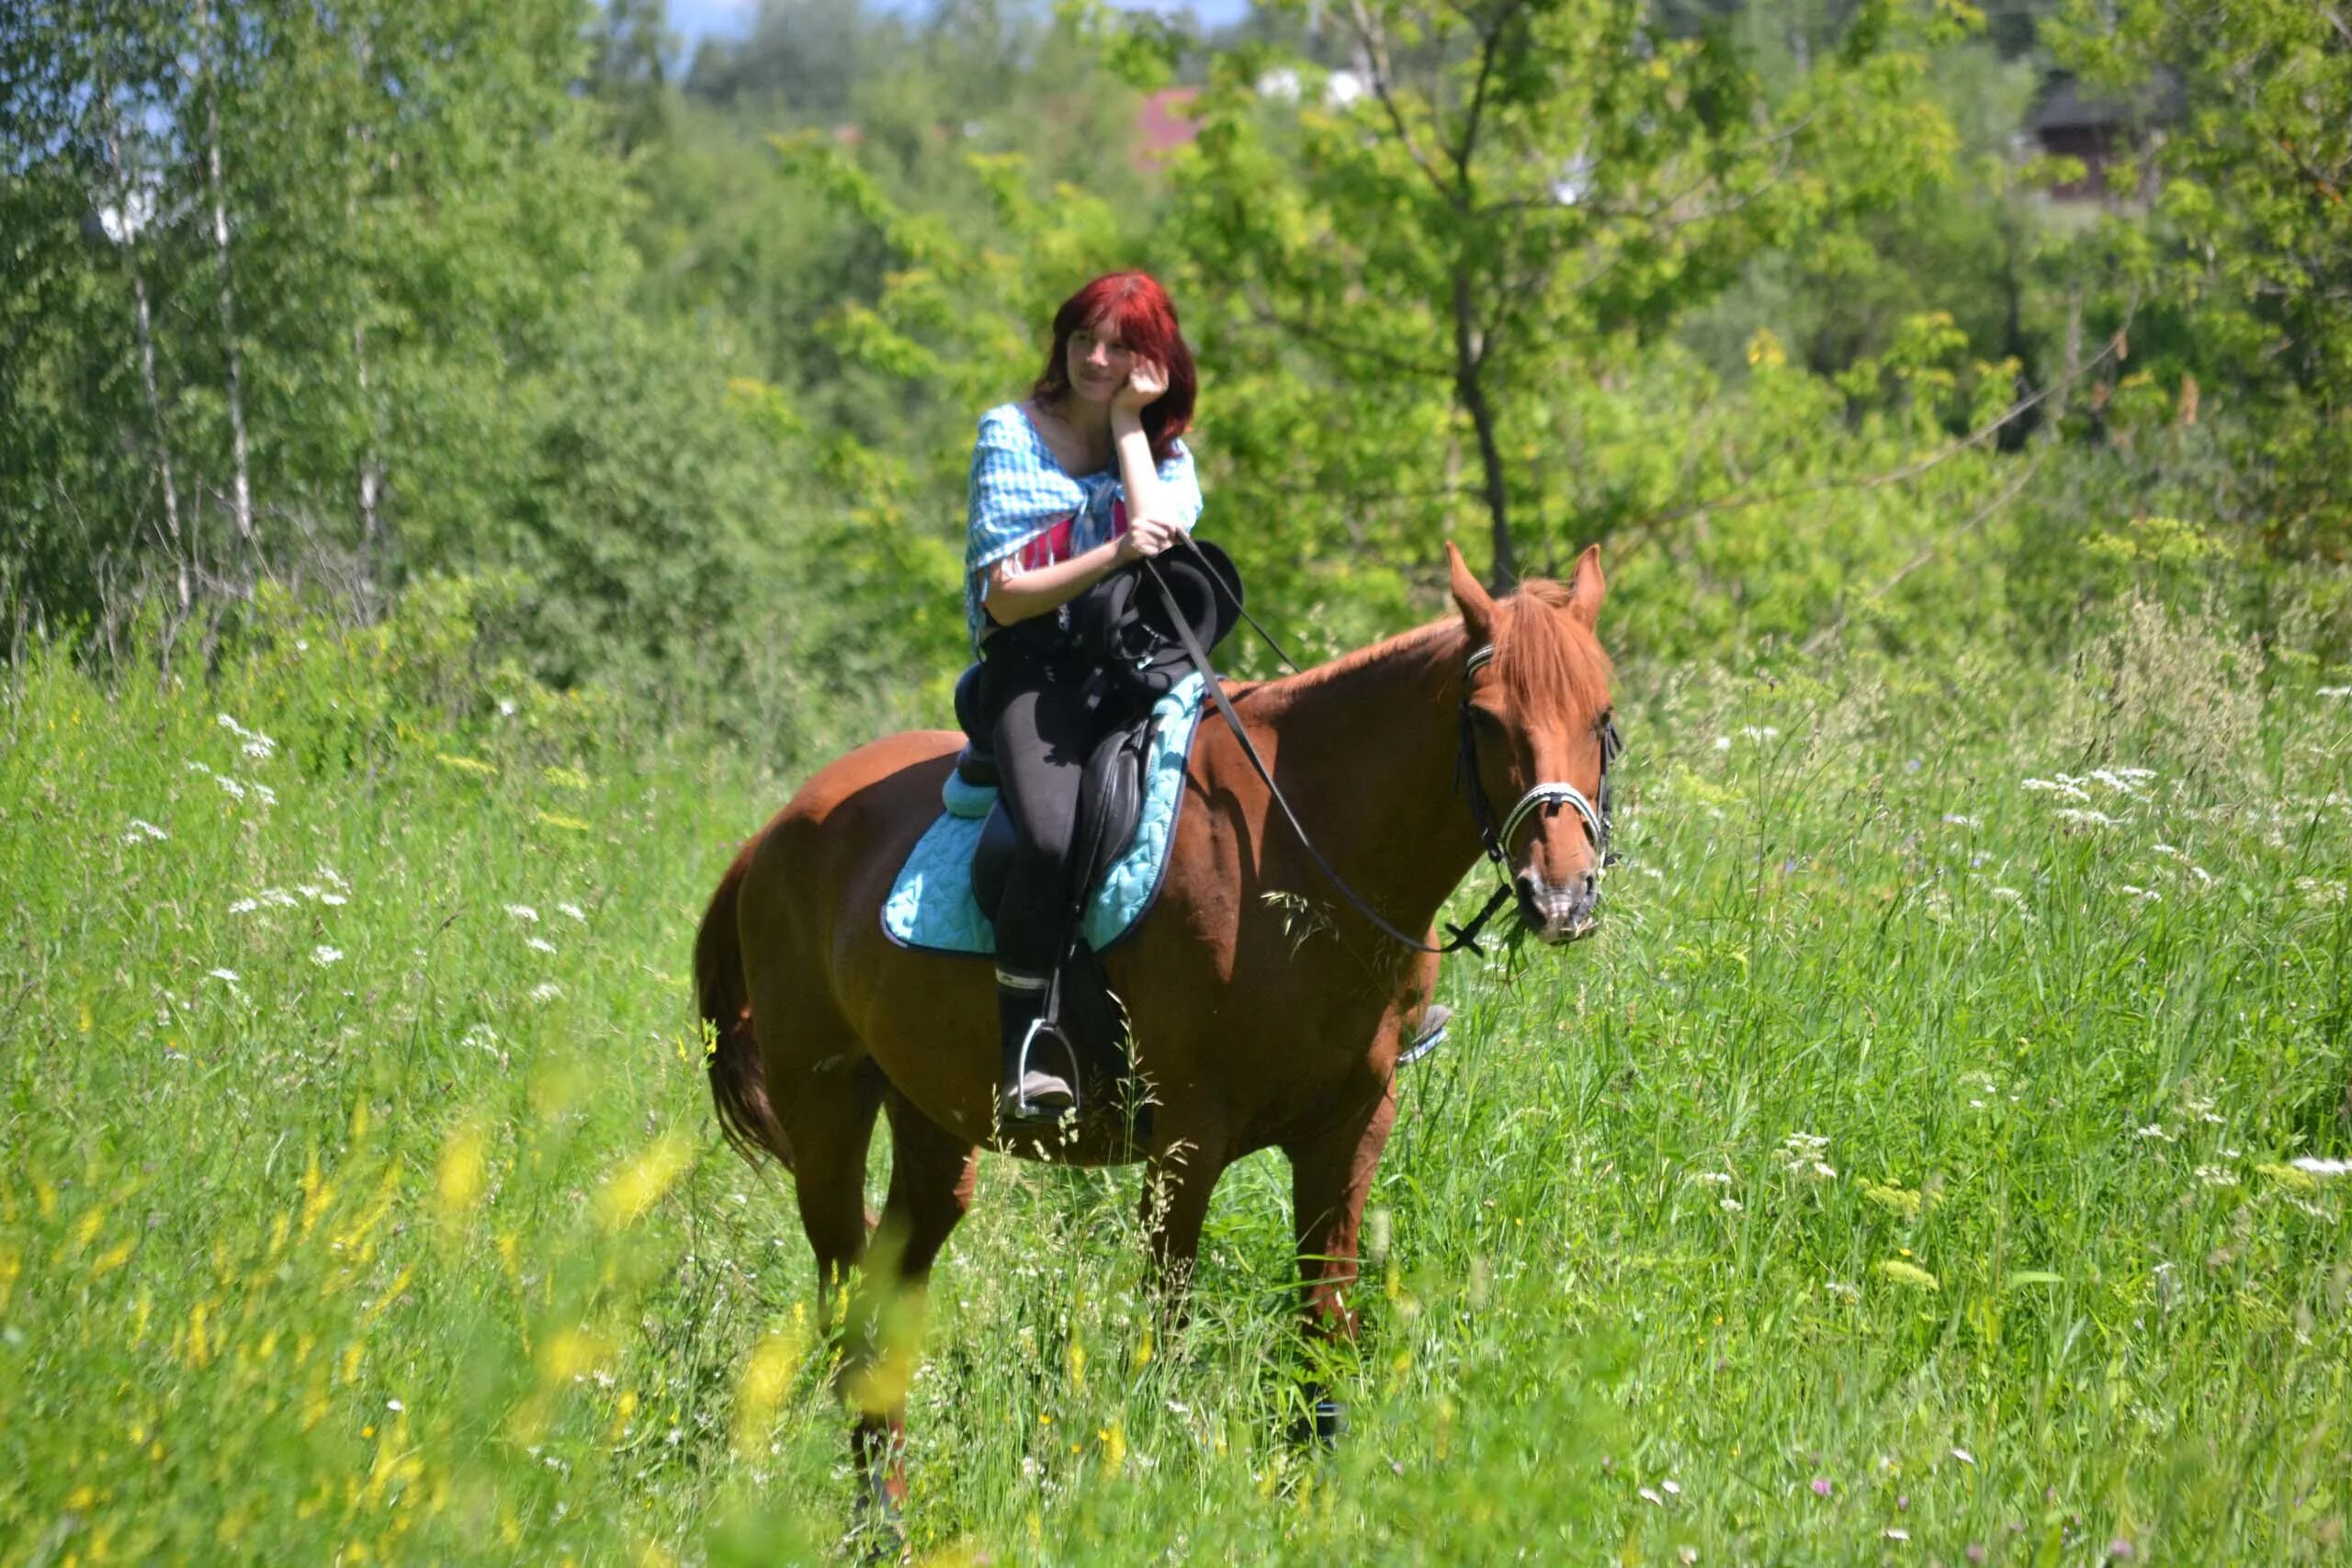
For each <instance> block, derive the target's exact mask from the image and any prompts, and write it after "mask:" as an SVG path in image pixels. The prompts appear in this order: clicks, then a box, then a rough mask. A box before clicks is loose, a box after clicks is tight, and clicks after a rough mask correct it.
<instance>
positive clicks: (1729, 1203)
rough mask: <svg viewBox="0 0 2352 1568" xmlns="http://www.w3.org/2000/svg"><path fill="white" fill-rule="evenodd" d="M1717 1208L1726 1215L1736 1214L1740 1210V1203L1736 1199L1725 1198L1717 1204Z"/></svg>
mask: <svg viewBox="0 0 2352 1568" xmlns="http://www.w3.org/2000/svg"><path fill="white" fill-rule="evenodd" d="M1715 1207H1717V1208H1719V1209H1721V1210H1722V1211H1723V1212H1724V1213H1726V1214H1736V1213H1739V1210H1740V1202H1739V1200H1738V1199H1736V1198H1724V1199H1722V1200H1719V1201H1717V1202H1716V1204H1715Z"/></svg>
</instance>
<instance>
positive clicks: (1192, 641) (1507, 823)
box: [1143, 559, 1624, 957]
mask: <svg viewBox="0 0 2352 1568" xmlns="http://www.w3.org/2000/svg"><path fill="white" fill-rule="evenodd" d="M1143 567H1144V570H1145V571H1146V572H1147V573H1148V575H1149V576H1150V577H1151V579H1152V581H1155V582H1157V583H1159V591H1160V592H1162V593H1163V594H1167V595H1168V602H1169V608H1170V612H1171V615H1170V619H1171V620H1172V621H1173V623H1174V625H1175V629H1176V636H1177V639H1178V640H1179V641H1180V642H1182V644H1183V645H1184V652H1185V653H1186V655H1187V656H1189V657H1190V658H1191V660H1193V667H1194V668H1195V669H1197V670H1199V671H1200V672H1201V677H1202V679H1203V681H1204V682H1205V683H1206V685H1207V687H1208V693H1209V695H1210V697H1211V698H1213V699H1214V700H1215V701H1216V706H1217V712H1218V713H1220V714H1222V715H1223V716H1224V717H1225V722H1226V724H1227V727H1228V728H1231V729H1232V731H1233V738H1234V739H1236V740H1238V741H1239V742H1240V743H1241V752H1242V755H1243V756H1245V757H1248V758H1249V759H1250V766H1251V767H1252V768H1254V769H1256V770H1257V773H1258V777H1259V779H1260V780H1261V782H1262V783H1263V784H1265V786H1266V789H1267V791H1268V792H1269V793H1270V794H1272V795H1273V797H1274V804H1275V805H1276V806H1278V807H1282V813H1283V818H1284V820H1286V821H1288V822H1289V823H1290V827H1291V831H1292V832H1294V833H1295V834H1297V835H1298V841H1299V844H1300V845H1301V846H1302V847H1303V848H1304V849H1305V850H1306V853H1307V858H1308V859H1310V860H1312V861H1313V862H1314V863H1315V867H1316V869H1317V870H1318V871H1320V872H1321V873H1322V874H1323V875H1324V878H1325V880H1327V881H1328V882H1329V883H1330V884H1331V886H1334V887H1336V888H1338V889H1339V890H1340V893H1341V894H1342V895H1343V896H1344V897H1346V898H1347V900H1348V902H1349V903H1351V904H1353V905H1354V906H1355V907H1356V909H1357V911H1358V912H1359V913H1361V914H1362V915H1363V917H1364V919H1368V920H1370V921H1371V922H1372V923H1373V924H1374V926H1375V927H1377V928H1378V929H1379V930H1380V931H1382V932H1383V933H1384V934H1385V935H1386V936H1387V937H1388V938H1389V939H1390V940H1391V941H1394V942H1401V943H1403V944H1404V945H1405V946H1407V947H1409V948H1411V949H1412V950H1413V951H1414V952H1416V953H1459V952H1461V951H1462V950H1464V948H1467V949H1468V950H1469V951H1470V952H1472V953H1477V954H1479V955H1480V956H1482V957H1483V956H1484V955H1485V953H1486V951H1487V950H1486V949H1485V948H1483V947H1480V946H1479V945H1478V934H1479V932H1480V931H1484V930H1485V929H1486V925H1487V921H1488V920H1490V919H1493V918H1494V917H1495V915H1496V913H1497V912H1498V910H1500V909H1501V908H1502V907H1503V906H1504V905H1505V904H1507V903H1509V902H1510V900H1511V898H1512V897H1514V896H1515V889H1514V888H1513V887H1512V886H1511V874H1510V843H1511V840H1512V839H1514V838H1516V837H1517V836H1518V833H1519V829H1521V828H1522V827H1524V826H1525V825H1526V823H1527V821H1528V819H1529V818H1532V817H1533V816H1534V815H1535V814H1536V813H1537V812H1539V811H1543V810H1547V809H1549V808H1550V807H1555V806H1566V807H1571V808H1573V809H1574V810H1575V812H1576V814H1577V816H1578V817H1579V818H1583V820H1584V831H1585V837H1586V838H1587V839H1589V840H1591V843H1592V852H1593V857H1594V865H1593V875H1594V876H1595V878H1596V879H1597V878H1598V877H1599V876H1600V873H1601V871H1603V870H1604V869H1606V868H1607V866H1608V864H1609V862H1610V856H1609V807H1610V789H1609V767H1610V764H1611V762H1613V761H1616V760H1617V756H1618V753H1619V752H1621V751H1623V750H1624V742H1623V741H1622V740H1621V739H1619V738H1618V735H1617V719H1616V715H1615V712H1614V711H1613V710H1611V712H1609V713H1605V714H1603V715H1602V716H1601V718H1600V726H1599V728H1600V785H1599V787H1598V790H1597V791H1596V793H1597V794H1598V795H1599V796H1600V799H1599V802H1598V804H1596V803H1595V802H1594V801H1593V800H1591V799H1589V798H1587V796H1586V795H1585V793H1584V792H1583V791H1582V790H1580V789H1578V788H1577V786H1576V785H1574V784H1569V783H1567V782H1566V781H1565V780H1557V779H1546V780H1543V781H1540V782H1538V783H1536V784H1532V785H1531V786H1529V788H1528V791H1527V793H1526V794H1524V795H1521V796H1520V797H1519V799H1518V801H1517V802H1516V803H1515V804H1514V805H1513V806H1512V807H1511V808H1510V815H1509V816H1507V817H1506V818H1503V821H1502V825H1501V827H1500V828H1499V829H1498V828H1497V827H1496V825H1495V811H1494V806H1493V803H1492V802H1491V801H1489V800H1488V799H1487V786H1486V784H1484V783H1483V782H1482V781H1481V780H1480V778H1479V776H1478V740H1477V736H1476V732H1475V731H1474V729H1473V728H1472V720H1471V716H1470V712H1471V710H1470V684H1471V679H1472V677H1474V676H1475V675H1476V674H1477V672H1478V671H1480V670H1482V669H1484V668H1485V667H1486V666H1487V664H1489V663H1491V662H1493V660H1494V657H1495V648H1494V644H1492V643H1484V644H1481V645H1480V646H1478V647H1476V648H1474V649H1471V650H1470V652H1469V654H1468V655H1467V656H1466V657H1465V658H1464V660H1463V661H1462V721H1461V740H1460V743H1459V746H1458V748H1457V750H1456V751H1455V754H1454V761H1453V784H1454V788H1456V789H1457V790H1463V791H1464V792H1465V793H1466V794H1467V795H1469V798H1470V815H1471V818H1472V819H1473V820H1475V821H1476V823H1477V824H1478V837H1479V840H1480V841H1481V842H1483V843H1484V844H1485V845H1486V849H1487V859H1488V860H1489V861H1491V862H1493V863H1494V866H1495V870H1496V871H1497V873H1498V874H1500V876H1501V877H1502V886H1499V887H1498V888H1496V889H1495V893H1494V896H1493V897H1490V898H1488V899H1487V904H1486V907H1485V908H1482V909H1480V910H1479V911H1478V912H1477V914H1476V915H1475V916H1473V917H1471V919H1470V921H1469V923H1468V924H1467V925H1461V926H1455V925H1449V926H1447V927H1446V930H1447V931H1450V932H1452V933H1453V934H1452V936H1451V938H1450V939H1449V940H1448V941H1447V942H1444V943H1443V944H1442V945H1440V946H1431V945H1430V943H1428V942H1423V941H1421V940H1420V939H1419V937H1414V936H1408V935H1407V934H1406V933H1405V932H1403V931H1398V930H1397V928H1396V927H1395V926H1394V925H1392V924H1390V923H1389V922H1388V920H1387V919H1386V918H1385V917H1384V916H1383V915H1382V914H1381V913H1380V911H1379V910H1377V909H1374V908H1373V907H1372V906H1371V905H1370V904H1367V903H1366V902H1364V900H1363V897H1362V896H1361V895H1360V894H1358V893H1357V892H1356V890H1355V889H1354V888H1352V887H1351V886H1348V883H1347V879H1346V878H1345V877H1343V876H1341V875H1340V874H1339V872H1337V871H1336V870H1334V869H1333V868H1332V865H1331V863H1330V862H1329V861H1328V860H1325V859H1324V858H1323V852H1322V851H1321V850H1318V849H1317V848H1316V847H1315V840H1313V839H1311V838H1309V837H1307V834H1306V826H1305V824H1303V823H1301V822H1300V821H1299V819H1298V813H1296V812H1295V811H1293V810H1292V809H1291V807H1290V802H1289V801H1288V800H1287V799H1285V798H1283V792H1282V786H1281V785H1279V784H1275V783H1274V775H1273V772H1272V770H1271V769H1269V768H1268V767H1267V766H1266V762H1265V759H1264V758H1262V757H1261V756H1259V755H1258V747H1257V744H1256V743H1255V742H1254V741H1252V740H1251V739H1250V731H1249V730H1248V728H1245V727H1244V726H1243V724H1242V722H1241V716H1240V715H1239V714H1237V713H1235V712H1234V711H1233V704H1232V702H1231V700H1230V699H1228V698H1227V696H1226V694H1225V682H1223V681H1222V680H1220V679H1219V678H1218V676H1217V672H1216V667H1215V666H1213V665H1212V664H1210V663H1209V656H1208V650H1207V649H1204V648H1203V647H1201V643H1200V638H1199V637H1196V636H1195V635H1194V634H1193V628H1192V625H1191V623H1190V622H1188V621H1187V620H1186V619H1185V617H1184V616H1183V615H1182V613H1181V611H1179V610H1178V608H1177V604H1176V599H1175V595H1174V594H1173V592H1170V589H1169V587H1168V583H1167V580H1166V579H1164V578H1162V577H1161V576H1160V575H1159V569H1158V568H1157V567H1155V566H1153V565H1152V563H1151V562H1150V561H1149V560H1148V559H1147V560H1145V561H1144V562H1143ZM1243 615H1245V617H1248V618H1249V620H1250V625H1251V626H1258V623H1257V620H1256V618H1255V617H1254V616H1249V615H1248V612H1247V611H1244V612H1243ZM1258 634H1259V635H1260V636H1261V637H1266V640H1267V642H1268V643H1269V644H1271V645H1272V647H1273V649H1274V651H1275V652H1276V653H1277V654H1281V655H1282V659H1283V662H1284V663H1285V664H1290V665H1291V668H1292V669H1294V670H1295V669H1297V665H1296V664H1295V663H1292V661H1291V659H1290V656H1289V655H1288V654H1285V653H1283V650H1282V646H1281V645H1280V644H1279V643H1275V642H1274V640H1273V638H1272V637H1267V636H1266V631H1265V628H1264V627H1262V626H1258Z"/></svg>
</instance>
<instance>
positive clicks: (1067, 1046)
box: [996, 1016, 1078, 1128]
mask: <svg viewBox="0 0 2352 1568" xmlns="http://www.w3.org/2000/svg"><path fill="white" fill-rule="evenodd" d="M1041 1034H1043V1035H1048V1036H1050V1037H1051V1038H1052V1039H1053V1041H1054V1043H1056V1044H1057V1045H1059V1046H1060V1047H1061V1048H1062V1059H1063V1060H1064V1061H1065V1062H1067V1063H1069V1074H1070V1076H1069V1077H1067V1078H1060V1077H1055V1076H1054V1075H1052V1074H1051V1073H1047V1072H1045V1071H1044V1070H1042V1069H1032V1068H1031V1067H1030V1066H1029V1053H1030V1052H1031V1051H1032V1050H1034V1049H1035V1046H1036V1043H1037V1037H1038V1036H1039V1035H1041ZM1041 1095H1042V1096H1043V1098H1040V1096H1041ZM1056 1100H1059V1103H1058V1104H1057V1103H1056ZM1077 1112H1078V1048H1077V1047H1076V1046H1075V1045H1073V1044H1071V1043H1070V1038H1069V1035H1067V1034H1065V1033H1063V1032H1062V1026H1061V1025H1060V1024H1058V1023H1056V1022H1055V1021H1052V1020H1051V1019H1047V1018H1045V1017H1042V1016H1041V1017H1038V1018H1036V1019H1034V1020H1032V1021H1030V1024H1029V1032H1027V1033H1026V1034H1023V1036H1022V1037H1021V1052H1020V1055H1017V1056H1015V1057H1014V1058H1013V1064H1012V1083H1011V1084H1009V1085H1000V1086H999V1088H998V1089H997V1100H996V1119H997V1124H998V1125H999V1126H1000V1127H1003V1128H1037V1127H1052V1126H1056V1125H1058V1124H1059V1123H1060V1122H1061V1121H1062V1119H1063V1118H1064V1117H1066V1116H1075V1115H1076V1114H1077Z"/></svg>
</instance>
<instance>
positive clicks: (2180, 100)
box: [2025, 71, 2185, 136]
mask: <svg viewBox="0 0 2352 1568" xmlns="http://www.w3.org/2000/svg"><path fill="white" fill-rule="evenodd" d="M2184 102H2185V95H2184V94H2183V93H2182V91H2181V85H2180V78H2179V77H2177V76H2176V75H2174V74H2173V73H2171V72H2168V71H2160V72H2158V73H2156V74H2155V75H2154V76H2152V77H2150V78H2149V79H2148V80H2147V81H2146V82H2144V83H2143V84H2141V85H2139V86H2138V87H2137V88H2135V89H2133V90H2132V91H2131V92H2129V93H2127V94H2123V95H2120V96H2119V95H2110V94H2105V93H2101V92H2099V91H2098V89H2096V88H2089V87H2086V86H2084V85H2083V84H2082V83H2081V82H2080V81H2078V80H2077V79H2075V77H2072V76H2062V77H2060V78H2058V79H2057V80H2056V81H2055V82H2053V83H2052V84H2051V85H2050V86H2049V88H2048V89H2047V90H2046V91H2045V92H2044V93H2043V95H2042V98H2041V103H2039V104H2037V105H2035V106H2034V110H2033V112H2032V113H2031V114H2030V115H2028V116H2027V117H2026V122H2025V128H2026V130H2030V131H2031V132H2032V133H2033V134H2034V135H2036V136H2042V135H2046V134H2048V133H2049V132H2051V131H2053V130H2109V129H2112V128H2115V127H2118V126H2131V127H2144V126H2150V125H2164V124H2167V123H2169V122H2171V121H2173V120H2176V119H2178V118H2180V115H2181V110H2182V107H2183V106H2184Z"/></svg>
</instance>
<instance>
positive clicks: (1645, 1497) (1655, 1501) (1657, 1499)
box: [1634, 1486, 1666, 1508]
mask: <svg viewBox="0 0 2352 1568" xmlns="http://www.w3.org/2000/svg"><path fill="white" fill-rule="evenodd" d="M1634 1495H1635V1496H1637V1497H1639V1498H1640V1499H1641V1500H1642V1501H1643V1502H1645V1503H1649V1504H1652V1505H1654V1506H1657V1507H1660V1508H1663V1507H1665V1506H1666V1499H1665V1498H1663V1497H1661V1496H1659V1495H1657V1493H1656V1492H1654V1491H1652V1490H1650V1488H1648V1487H1646V1486H1645V1487H1643V1488H1642V1489H1641V1490H1640V1491H1639V1492H1636V1493H1635V1494H1634Z"/></svg>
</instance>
